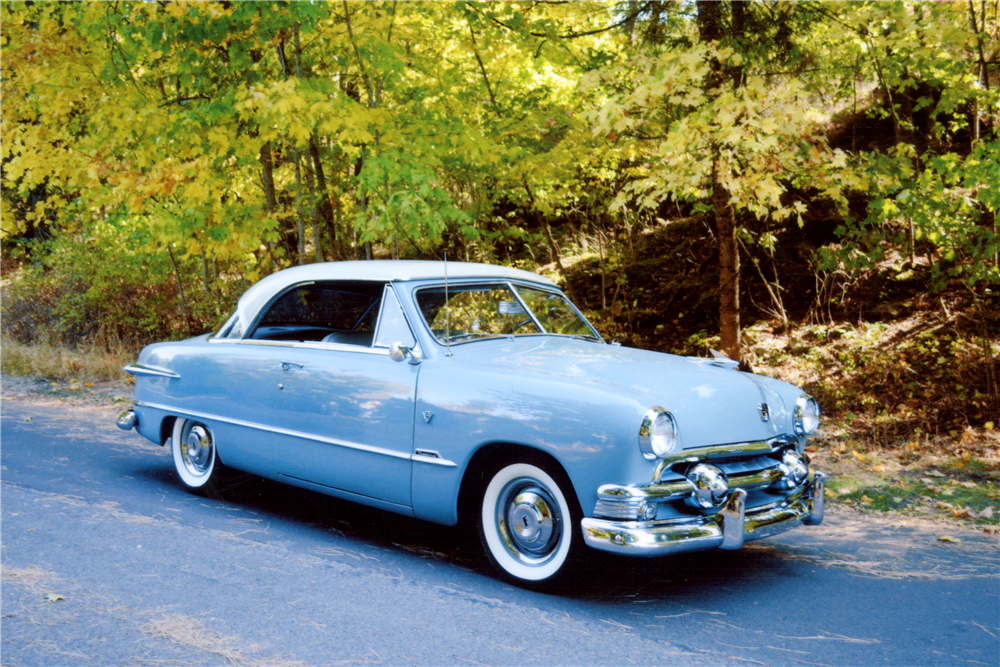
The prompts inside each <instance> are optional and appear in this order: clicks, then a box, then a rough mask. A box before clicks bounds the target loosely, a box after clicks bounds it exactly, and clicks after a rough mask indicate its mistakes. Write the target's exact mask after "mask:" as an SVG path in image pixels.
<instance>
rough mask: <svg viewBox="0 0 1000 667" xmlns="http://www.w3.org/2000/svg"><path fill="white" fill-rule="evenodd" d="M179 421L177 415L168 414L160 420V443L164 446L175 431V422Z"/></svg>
mask: <svg viewBox="0 0 1000 667" xmlns="http://www.w3.org/2000/svg"><path fill="white" fill-rule="evenodd" d="M175 421H177V416H176V415H167V416H166V417H164V418H163V420H162V421H161V422H160V445H161V446H163V445H165V444H167V439H168V438H170V437H172V435H173V432H174V422H175Z"/></svg>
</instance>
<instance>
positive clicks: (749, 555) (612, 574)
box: [133, 467, 796, 605]
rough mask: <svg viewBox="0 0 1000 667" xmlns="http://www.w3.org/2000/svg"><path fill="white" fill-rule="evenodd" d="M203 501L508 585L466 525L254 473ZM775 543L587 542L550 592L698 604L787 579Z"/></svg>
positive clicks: (162, 479)
mask: <svg viewBox="0 0 1000 667" xmlns="http://www.w3.org/2000/svg"><path fill="white" fill-rule="evenodd" d="M133 474H137V475H141V476H145V477H147V478H148V479H149V480H150V481H151V482H154V483H156V484H158V485H166V486H171V487H174V488H175V489H177V490H179V491H181V492H183V493H187V491H186V490H185V489H184V487H183V485H182V484H181V483H180V482H179V481H178V480H177V479H176V477H175V476H174V475H172V474H171V473H169V472H167V471H166V470H163V469H161V468H159V467H155V468H154V467H150V468H148V469H145V470H137V471H135V472H134V473H133ZM208 502H220V503H228V504H230V505H235V506H237V507H240V508H242V509H245V510H248V511H252V512H254V513H255V514H256V515H257V516H258V517H261V518H266V519H267V520H268V521H269V522H270V523H271V525H272V527H274V526H275V525H278V524H281V525H283V526H285V527H286V528H290V529H291V530H293V531H295V532H298V531H301V530H305V531H307V533H308V534H309V537H310V539H316V538H320V539H329V540H330V543H331V546H332V547H339V548H343V547H345V546H346V547H351V546H352V545H351V543H353V548H354V549H355V550H357V549H364V548H370V549H373V550H378V551H382V552H383V553H384V552H386V551H388V552H391V553H395V554H396V555H397V557H398V558H400V559H422V560H431V561H433V563H434V565H435V566H438V565H444V564H447V565H451V566H454V567H455V568H457V569H458V570H463V571H465V572H466V573H468V574H469V575H472V576H474V577H476V578H486V579H488V580H489V581H490V582H492V585H495V586H497V587H504V586H506V584H504V583H503V582H502V581H500V580H499V578H498V577H497V575H496V573H495V572H494V571H493V569H492V568H491V566H490V565H489V563H488V562H487V561H486V559H485V557H484V556H483V554H482V548H481V546H480V544H479V539H478V536H477V535H476V534H475V531H474V528H473V527H471V526H461V525H460V526H455V527H450V526H441V525H438V524H434V523H430V522H427V521H423V520H420V519H415V518H412V517H407V516H403V515H399V514H394V513H392V512H388V511H384V510H380V509H376V508H372V507H367V506H364V505H360V504H357V503H353V502H349V501H345V500H340V499H338V498H333V497H330V496H326V495H323V494H320V493H316V492H313V491H308V490H304V489H299V488H294V487H291V486H287V485H285V484H280V483H277V482H272V481H270V480H266V479H262V478H259V477H256V476H252V475H247V476H245V478H243V479H242V480H240V483H239V484H238V485H236V486H234V487H233V488H230V489H227V490H226V491H224V493H223V495H222V497H221V498H219V499H215V500H209V501H208ZM345 542H346V543H347V544H345ZM776 548H777V549H780V546H778V547H767V548H754V547H750V548H744V549H743V550H740V551H734V552H723V551H701V552H694V553H686V554H677V555H674V556H670V557H666V558H653V559H650V558H637V557H631V558H629V557H622V556H613V555H610V554H603V553H600V552H596V551H591V550H587V553H586V557H585V558H584V560H583V562H582V563H580V565H579V567H577V568H576V571H575V572H574V574H573V576H572V577H570V578H569V579H568V581H567V582H565V584H564V585H563V586H561V587H560V588H559V589H557V590H555V591H550V593H552V594H555V595H558V596H560V597H566V598H571V599H580V600H591V601H593V602H599V601H601V600H614V601H619V602H620V601H623V600H625V601H627V600H630V599H631V600H636V599H640V598H641V599H648V600H656V599H662V598H669V599H671V600H673V601H675V602H681V601H686V602H687V603H689V604H691V605H697V603H698V601H699V600H704V599H705V598H706V597H707V596H708V595H709V593H710V592H711V591H719V590H727V589H732V590H736V589H739V590H740V591H742V592H743V593H745V594H752V592H753V589H754V588H756V587H765V588H767V587H772V586H777V585H778V582H779V580H784V581H785V582H786V583H787V581H788V578H789V577H790V576H794V574H795V573H794V572H793V570H794V569H795V568H796V563H795V562H794V559H789V558H787V557H782V555H781V554H780V553H777V552H776ZM467 583H469V584H470V585H472V584H473V582H471V581H468V582H467ZM477 585H480V584H477Z"/></svg>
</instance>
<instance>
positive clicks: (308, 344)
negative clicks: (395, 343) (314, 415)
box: [233, 338, 389, 357]
mask: <svg viewBox="0 0 1000 667" xmlns="http://www.w3.org/2000/svg"><path fill="white" fill-rule="evenodd" d="M233 342H234V343H239V344H241V345H262V346H264V347H291V348H296V349H300V350H331V351H334V352H359V353H361V354H378V355H382V356H384V357H387V356H389V350H387V349H386V348H376V347H365V346H364V345H349V344H347V343H321V342H319V341H311V340H307V341H294V340H255V339H252V338H245V339H243V340H236V341H233Z"/></svg>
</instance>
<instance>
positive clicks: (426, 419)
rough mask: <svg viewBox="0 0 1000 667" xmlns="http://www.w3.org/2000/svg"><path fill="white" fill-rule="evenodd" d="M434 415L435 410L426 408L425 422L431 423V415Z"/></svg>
mask: <svg viewBox="0 0 1000 667" xmlns="http://www.w3.org/2000/svg"><path fill="white" fill-rule="evenodd" d="M433 416H434V413H433V412H431V411H430V410H424V422H425V423H427V424H430V423H431V417H433Z"/></svg>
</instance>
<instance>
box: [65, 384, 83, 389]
mask: <svg viewBox="0 0 1000 667" xmlns="http://www.w3.org/2000/svg"><path fill="white" fill-rule="evenodd" d="M67 389H69V390H70V391H80V385H76V384H71V385H70V386H68V387H67Z"/></svg>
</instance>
